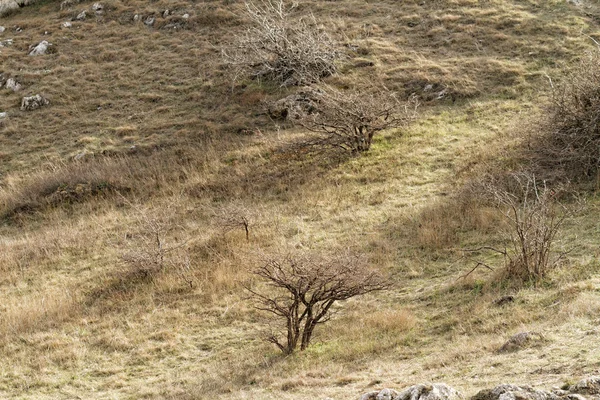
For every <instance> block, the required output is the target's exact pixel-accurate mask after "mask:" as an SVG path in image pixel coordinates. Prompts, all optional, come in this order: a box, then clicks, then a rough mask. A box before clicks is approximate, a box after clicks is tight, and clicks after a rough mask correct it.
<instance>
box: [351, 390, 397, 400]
mask: <svg viewBox="0 0 600 400" xmlns="http://www.w3.org/2000/svg"><path fill="white" fill-rule="evenodd" d="M395 396H398V392H396V391H395V390H393V389H383V390H381V391H375V392H369V393H365V394H363V395H362V396H361V397H360V400H392V399H395Z"/></svg>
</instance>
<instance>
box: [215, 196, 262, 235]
mask: <svg viewBox="0 0 600 400" xmlns="http://www.w3.org/2000/svg"><path fill="white" fill-rule="evenodd" d="M252 214H253V213H252V212H251V211H250V210H248V209H247V208H246V207H243V206H241V205H237V204H233V205H229V206H227V207H224V208H222V209H220V210H217V211H215V215H214V220H215V223H216V224H217V226H219V228H220V229H221V230H222V232H223V233H227V232H230V231H233V230H236V229H242V230H243V231H244V233H245V234H246V241H249V240H250V225H251V224H252Z"/></svg>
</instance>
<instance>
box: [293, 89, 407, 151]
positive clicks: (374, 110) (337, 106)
mask: <svg viewBox="0 0 600 400" xmlns="http://www.w3.org/2000/svg"><path fill="white" fill-rule="evenodd" d="M313 93H314V96H313V101H314V103H315V106H314V110H312V112H305V113H302V114H301V116H300V118H298V119H297V121H295V122H296V123H298V124H299V125H301V126H302V127H303V128H305V129H307V130H309V131H310V132H312V133H314V134H316V135H315V136H314V137H310V138H308V139H306V140H304V141H303V142H302V144H303V145H304V146H311V147H317V148H321V149H327V148H333V149H342V150H344V151H348V152H350V153H353V154H360V153H363V152H366V151H368V150H369V149H370V148H371V144H372V143H373V137H374V136H375V135H376V134H377V133H379V132H381V131H383V130H385V129H391V128H400V127H405V126H406V125H407V124H408V123H409V122H411V121H413V120H414V119H415V118H416V109H417V105H418V102H417V101H416V99H415V98H411V99H410V100H409V101H406V102H403V101H400V100H399V99H398V98H397V97H395V96H394V95H393V94H392V93H390V92H389V91H387V90H385V89H381V90H375V91H369V89H366V88H365V89H363V90H356V89H355V90H353V91H346V92H344V91H340V90H337V89H335V88H333V87H325V86H320V87H319V89H317V90H315V91H313Z"/></svg>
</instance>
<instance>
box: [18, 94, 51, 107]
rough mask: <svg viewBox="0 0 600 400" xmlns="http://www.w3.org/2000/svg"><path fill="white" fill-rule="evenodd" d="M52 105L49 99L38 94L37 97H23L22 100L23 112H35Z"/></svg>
mask: <svg viewBox="0 0 600 400" xmlns="http://www.w3.org/2000/svg"><path fill="white" fill-rule="evenodd" d="M48 104H50V101H48V99H46V98H44V97H42V96H40V95H39V94H36V95H35V96H29V97H23V99H22V100H21V111H33V110H37V109H38V108H41V107H44V106H47V105H48Z"/></svg>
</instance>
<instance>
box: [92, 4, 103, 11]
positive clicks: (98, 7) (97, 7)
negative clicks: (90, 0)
mask: <svg viewBox="0 0 600 400" xmlns="http://www.w3.org/2000/svg"><path fill="white" fill-rule="evenodd" d="M92 10H93V11H102V10H104V6H103V5H102V4H100V3H94V4H92Z"/></svg>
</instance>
